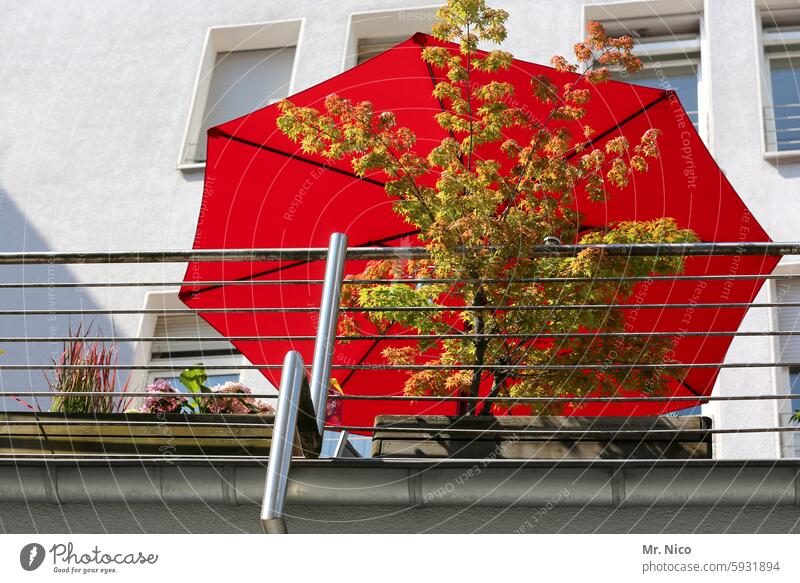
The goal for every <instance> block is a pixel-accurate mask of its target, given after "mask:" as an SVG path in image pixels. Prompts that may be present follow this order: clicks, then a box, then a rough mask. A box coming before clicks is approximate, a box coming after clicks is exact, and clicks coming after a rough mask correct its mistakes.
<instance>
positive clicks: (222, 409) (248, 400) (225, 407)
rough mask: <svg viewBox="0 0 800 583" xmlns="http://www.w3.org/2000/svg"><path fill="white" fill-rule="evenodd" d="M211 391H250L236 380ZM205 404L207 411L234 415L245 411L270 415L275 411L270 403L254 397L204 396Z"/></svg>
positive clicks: (245, 412) (248, 392) (247, 392)
mask: <svg viewBox="0 0 800 583" xmlns="http://www.w3.org/2000/svg"><path fill="white" fill-rule="evenodd" d="M211 391H212V392H214V393H246V394H248V395H249V394H250V393H251V391H250V389H249V388H248V387H246V386H244V385H243V384H242V383H236V382H227V383H225V384H223V385H217V386H216V387H214V388H212V389H211ZM205 404H206V406H207V411H208V412H209V413H230V414H235V415H244V414H247V413H257V414H259V415H272V414H274V413H275V409H274V408H273V407H272V406H271V405H269V404H268V403H266V402H264V401H262V400H261V399H256V398H254V397H229V398H219V397H206V398H205Z"/></svg>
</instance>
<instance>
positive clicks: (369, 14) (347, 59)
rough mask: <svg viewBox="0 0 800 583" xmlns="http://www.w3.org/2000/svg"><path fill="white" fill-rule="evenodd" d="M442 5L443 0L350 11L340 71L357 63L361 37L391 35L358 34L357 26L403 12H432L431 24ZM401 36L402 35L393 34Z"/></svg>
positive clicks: (346, 69)
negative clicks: (406, 5)
mask: <svg viewBox="0 0 800 583" xmlns="http://www.w3.org/2000/svg"><path fill="white" fill-rule="evenodd" d="M443 5H444V2H441V3H438V4H427V5H425V6H408V7H402V6H401V7H399V8H381V9H377V10H366V11H359V12H351V13H350V14H348V15H347V31H346V32H345V43H344V51H343V53H342V65H341V70H342V72H345V71H348V70H350V69H352V68H353V67H355V66H356V65H357V63H358V41H359V39H362V38H380V37H383V36H392V35H386V34H375V35H373V36H369V35H364V34H359V33H358V27H359V26H361V25H363V24H364V23H365V22H368V21H369V20H370V19H377V18H379V17H380V16H381V15H384V14H385V15H387V16H388V15H399V14H402V13H404V12H431V11H432V12H433V13H434V18H432V19H431V20H430V23H431V25H432V24H433V23H434V22H436V18H435V13H436V11H437V10H438V9H439V8H441V7H442V6H443ZM412 34H414V33H413V32H409V33H408V35H407V36H411V35H412ZM395 36H402V35H395Z"/></svg>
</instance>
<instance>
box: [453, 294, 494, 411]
mask: <svg viewBox="0 0 800 583" xmlns="http://www.w3.org/2000/svg"><path fill="white" fill-rule="evenodd" d="M472 305H473V306H485V305H486V294H485V293H484V292H483V288H481V289H479V290H478V292H477V293H476V294H475V300H474V301H473V302H472ZM484 324H485V320H484V317H483V312H481V311H479V312H475V317H474V318H473V325H472V327H473V333H475V334H483V330H484ZM488 344H489V341H488V340H487V339H486V338H476V339H475V362H474V364H475V366H476V367H480V366H482V365H483V363H484V359H485V358H486V347H487V345H488ZM482 373H483V370H482V369H480V368H475V369H474V370H473V371H472V383H471V384H470V387H469V396H470V397H477V396H478V390H479V389H480V386H481V374H482ZM463 404H464V405H466V406H465V407H464V408H463V410H464V413H461V409H459V414H461V415H464V414H466V415H475V411H476V409H477V408H478V402H477V401H469V402H468V403H463Z"/></svg>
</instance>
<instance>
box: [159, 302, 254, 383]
mask: <svg viewBox="0 0 800 583" xmlns="http://www.w3.org/2000/svg"><path fill="white" fill-rule="evenodd" d="M153 337H154V338H163V340H159V341H156V342H153V343H152V344H151V346H150V367H151V369H150V371H149V375H148V379H147V380H148V382H153V381H154V380H156V379H166V380H168V381H169V382H170V384H172V386H173V387H175V388H176V389H179V390H183V386H182V385H181V384H180V381H179V380H178V379H179V376H180V369H182V368H191V367H193V366H195V365H198V364H202V365H204V366H209V365H211V366H230V368H225V369H213V370H209V371H208V372H209V376H208V383H209V386H215V385H220V384H223V383H226V382H228V381H239V379H240V376H241V373H240V370H239V369H238V367H239V366H241V365H242V364H244V357H243V356H242V355H241V354H240V353H239V352H238V351H237V350H236V348H235V347H234V346H233V345H232V344H231V343H230V342H228V341H227V340H225V338H224V337H223V336H222V335H221V334H220V333H219V332H217V331H216V330H214V328H212V327H211V326H210V325H209V324H208V323H206V322H205V321H204V320H202V319H201V318H200V317H198V316H196V315H195V314H194V313H187V314H185V315H184V314H177V315H165V316H159V317H158V319H157V320H156V324H155V331H154V333H153ZM180 338H214V339H215V340H213V341H206V342H203V341H202V340H180ZM217 338H219V340H216V339H217ZM173 339H179V340H173ZM176 369H177V370H176Z"/></svg>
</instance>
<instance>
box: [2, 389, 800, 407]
mask: <svg viewBox="0 0 800 583" xmlns="http://www.w3.org/2000/svg"><path fill="white" fill-rule="evenodd" d="M94 396H98V397H110V398H127V397H171V398H178V397H182V398H186V397H191V398H194V397H216V398H221V399H222V398H229V397H253V398H259V399H277V398H278V395H275V394H269V395H268V394H262V393H179V394H176V393H161V392H145V391H116V392H111V393H109V392H105V391H75V392H59V391H2V392H0V397H3V398H15V397H32V398H39V397H94ZM328 398H329V399H334V400H337V401H400V402H405V401H414V402H417V401H418V402H443V403H446V402H459V401H461V402H476V403H480V402H483V401H487V400H488V401H491V402H493V403H514V404H525V403H640V402H642V403H648V402H654V403H671V402H676V403H680V402H695V401H709V402H710V401H791V400H794V399H797V395H792V394H785V395H724V396H723V395H720V396H716V395H708V396H705V395H696V396H695V395H692V396H683V395H675V396H653V395H641V396H626V397H615V396H605V397H470V396H461V395H441V396H438V395H419V396H414V395H342V394H331V395H329V396H328Z"/></svg>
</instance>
